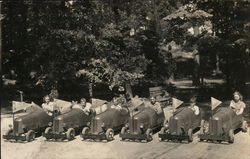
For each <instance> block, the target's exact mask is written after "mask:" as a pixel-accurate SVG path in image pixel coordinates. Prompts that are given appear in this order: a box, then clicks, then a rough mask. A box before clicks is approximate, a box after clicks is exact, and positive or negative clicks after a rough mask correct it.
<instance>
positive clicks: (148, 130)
mask: <svg viewBox="0 0 250 159" xmlns="http://www.w3.org/2000/svg"><path fill="white" fill-rule="evenodd" d="M146 135H147V141H152V140H153V131H152V129H147V131H146Z"/></svg>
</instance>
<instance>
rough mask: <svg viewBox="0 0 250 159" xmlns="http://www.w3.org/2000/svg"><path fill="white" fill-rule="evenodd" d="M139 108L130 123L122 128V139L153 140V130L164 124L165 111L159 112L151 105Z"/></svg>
mask: <svg viewBox="0 0 250 159" xmlns="http://www.w3.org/2000/svg"><path fill="white" fill-rule="evenodd" d="M143 104H144V103H143ZM139 108H140V109H138V110H137V111H135V112H134V114H133V115H131V118H130V119H129V123H128V124H126V125H125V126H124V127H123V128H122V129H121V132H120V137H121V139H122V140H125V139H128V140H139V141H142V140H144V141H147V142H148V141H151V140H152V139H153V137H152V136H153V131H154V130H156V129H157V128H159V127H161V126H162V124H163V122H164V119H165V117H164V114H163V112H161V113H157V112H156V111H155V110H154V109H153V108H152V107H150V106H144V107H139Z"/></svg>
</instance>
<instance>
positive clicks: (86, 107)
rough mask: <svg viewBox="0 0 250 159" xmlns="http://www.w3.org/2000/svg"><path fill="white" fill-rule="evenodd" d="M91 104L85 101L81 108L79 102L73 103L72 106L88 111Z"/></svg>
mask: <svg viewBox="0 0 250 159" xmlns="http://www.w3.org/2000/svg"><path fill="white" fill-rule="evenodd" d="M91 106H92V105H91V104H90V103H86V105H85V107H84V108H83V107H82V105H80V104H75V105H73V107H72V108H79V109H82V110H83V111H84V112H90V108H91Z"/></svg>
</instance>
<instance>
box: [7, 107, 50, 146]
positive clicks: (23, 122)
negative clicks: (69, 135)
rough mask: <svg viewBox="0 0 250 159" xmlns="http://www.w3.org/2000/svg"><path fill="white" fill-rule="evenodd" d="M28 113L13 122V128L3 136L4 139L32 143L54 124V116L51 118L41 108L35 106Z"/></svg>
mask: <svg viewBox="0 0 250 159" xmlns="http://www.w3.org/2000/svg"><path fill="white" fill-rule="evenodd" d="M27 111H29V113H26V114H25V115H23V116H20V117H17V118H15V119H14V120H13V127H11V128H10V129H9V130H8V131H7V133H6V134H5V135H3V139H7V140H16V141H18V140H21V141H28V142H30V141H33V140H34V139H35V137H36V134H37V133H40V132H43V131H44V130H45V129H46V127H47V126H48V125H50V124H52V120H53V116H49V115H48V114H47V113H46V112H45V111H44V110H43V109H42V108H40V107H39V106H36V105H33V106H32V107H30V108H29V110H27Z"/></svg>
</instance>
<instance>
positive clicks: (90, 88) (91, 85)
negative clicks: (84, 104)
mask: <svg viewBox="0 0 250 159" xmlns="http://www.w3.org/2000/svg"><path fill="white" fill-rule="evenodd" d="M89 97H90V98H93V83H92V82H89Z"/></svg>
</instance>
